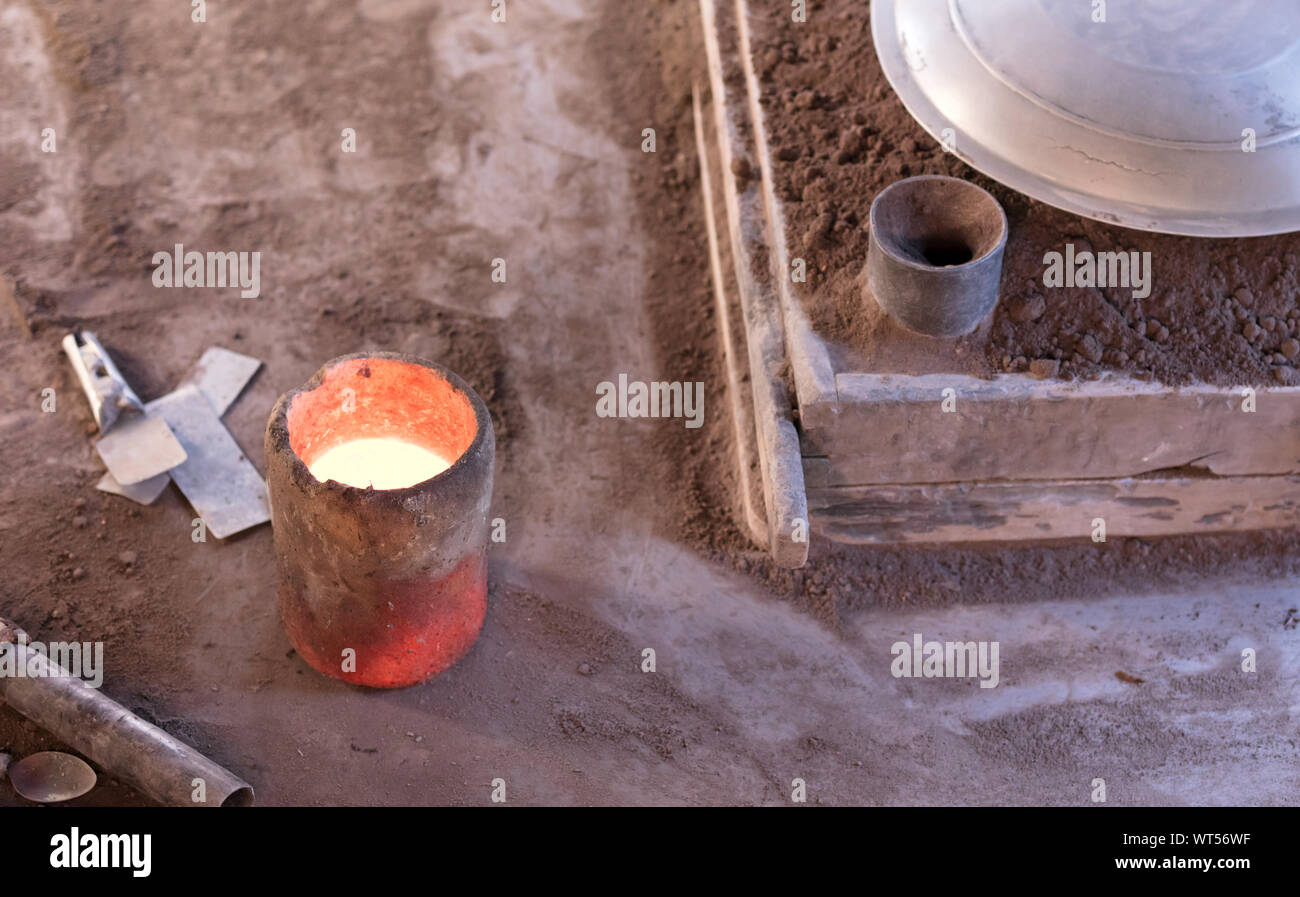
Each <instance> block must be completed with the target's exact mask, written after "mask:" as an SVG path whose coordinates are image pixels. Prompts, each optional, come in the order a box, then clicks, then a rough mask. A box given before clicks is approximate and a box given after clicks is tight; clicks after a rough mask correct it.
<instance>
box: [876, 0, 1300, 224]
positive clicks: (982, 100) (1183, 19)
mask: <svg viewBox="0 0 1300 897" xmlns="http://www.w3.org/2000/svg"><path fill="white" fill-rule="evenodd" d="M1094 6H1095V5H1094V3H1092V2H1091V0H875V2H873V3H872V4H871V15H872V23H871V27H872V36H873V39H874V40H875V44H876V53H877V55H878V56H879V57H880V64H881V66H882V67H883V68H884V70H885V75H886V77H888V78H889V81H890V83H891V84H892V85H893V87H894V90H895V91H896V92H897V93H898V95H899V97H900V98H902V101H903V103H904V105H906V107H907V109H908V111H909V112H910V113H911V114H912V115H913V117H915V118H916V120H917V121H919V122H920V123H921V125H922V126H923V127H924V128H925V129H926V130H927V131H929V132H930V134H931V135H933V136H934V137H935V139H936V140H939V141H941V142H946V143H947V144H948V145H949V146H951V148H952V150H953V152H954V153H955V154H956V155H957V156H959V157H960V158H961V159H963V160H964V161H966V162H967V163H969V164H970V165H971V166H972V167H974V168H976V169H978V170H979V171H982V172H983V173H985V174H987V175H988V176H989V177H991V178H994V179H995V180H998V181H1000V182H1002V183H1003V184H1006V185H1007V186H1009V187H1012V188H1014V189H1016V190H1019V191H1021V192H1022V193H1026V194H1028V195H1030V196H1032V197H1034V198H1035V199H1039V200H1042V201H1043V202H1045V203H1049V204H1050V205H1053V206H1057V207H1058V208H1062V209H1066V210H1068V211H1070V212H1075V213H1077V214H1080V215H1085V216H1087V217H1089V218H1096V219H1098V220H1101V221H1106V222H1110V223H1113V224H1120V225H1123V226H1125V227H1134V228H1141V229H1143V230H1151V231H1160V232H1162V233H1171V234H1190V235H1193V236H1206V237H1247V236H1257V235H1261V234H1276V233H1285V232H1288V231H1295V230H1300V3H1295V2H1294V0H1141V2H1137V0H1109V2H1107V3H1106V4H1105V6H1106V7H1108V9H1107V10H1106V21H1105V22H1094V21H1093V17H1094ZM1096 6H1097V7H1099V6H1100V4H1096ZM1247 129H1250V131H1252V132H1253V143H1254V150H1255V151H1254V152H1246V151H1245V150H1244V146H1246V144H1247V141H1248V139H1249V138H1248V135H1247V134H1246V133H1245V132H1246V131H1247ZM945 137H947V138H949V139H948V140H947V141H945Z"/></svg>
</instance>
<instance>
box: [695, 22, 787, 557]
mask: <svg viewBox="0 0 1300 897" xmlns="http://www.w3.org/2000/svg"><path fill="white" fill-rule="evenodd" d="M700 13H701V17H702V19H703V23H704V42H705V50H706V53H707V55H708V63H709V88H710V92H711V94H712V101H713V108H714V112H715V125H714V129H715V133H716V134H717V140H718V158H719V161H720V163H721V167H722V171H723V172H734V171H736V170H737V168H743V165H748V164H752V163H750V162H749V158H750V156H751V150H750V148H749V147H748V144H747V143H746V136H745V135H752V133H753V132H752V129H751V128H750V123H749V120H748V118H747V116H746V115H745V112H744V106H743V105H742V104H740V103H728V101H727V88H726V85H725V83H724V78H723V73H722V63H721V49H720V43H719V41H720V32H719V22H718V7H717V6H716V5H715V3H714V0H700ZM742 163H743V164H742ZM721 180H722V187H723V191H724V195H725V198H726V209H727V225H728V236H729V238H730V244H731V255H732V259H733V260H734V268H735V273H736V282H737V291H738V293H739V295H740V305H741V313H742V315H743V316H744V320H745V342H746V345H747V347H748V354H749V369H750V382H751V390H752V393H753V396H754V422H755V427H756V429H757V433H758V456H759V462H760V467H761V470H762V474H763V496H764V499H765V503H766V510H767V522H768V529H769V532H770V533H771V538H770V542H769V546H768V549H769V551H771V553H772V558H773V560H774V561H775V562H776V563H777V564H778V565H779V566H782V567H791V568H793V567H801V566H803V565H804V564H805V563H806V562H807V560H808V539H809V534H808V529H809V521H808V504H807V498H806V496H805V494H804V484H803V461H802V457H801V455H800V450H799V434H798V432H797V431H796V430H795V427H794V421H793V410H792V408H791V407H790V399H789V396H788V395H787V392H786V387H785V379H784V376H783V370H784V368H785V365H786V358H785V336H784V333H783V330H782V323H781V308H780V304H779V301H778V300H777V297H776V295H775V294H774V292H773V290H772V288H771V283H770V277H767V276H764V264H763V262H765V260H766V259H767V258H768V255H769V253H768V249H767V246H766V243H765V238H764V233H763V228H762V224H761V222H762V209H761V199H760V193H759V190H758V188H757V187H756V186H754V185H753V184H752V183H746V184H742V185H740V186H738V185H737V179H736V178H734V177H723V178H722V179H721Z"/></svg>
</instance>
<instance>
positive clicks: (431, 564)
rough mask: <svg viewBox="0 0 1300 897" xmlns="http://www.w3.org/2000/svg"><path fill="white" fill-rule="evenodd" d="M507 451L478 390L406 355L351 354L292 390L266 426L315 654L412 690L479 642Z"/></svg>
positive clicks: (328, 663) (354, 674)
mask: <svg viewBox="0 0 1300 897" xmlns="http://www.w3.org/2000/svg"><path fill="white" fill-rule="evenodd" d="M495 449H496V440H495V437H494V435H493V431H492V421H491V419H490V418H489V417H488V412H487V406H485V405H484V404H483V400H482V399H481V398H479V396H478V395H477V394H476V393H475V392H474V390H472V389H471V388H470V387H469V386H468V385H467V384H466V383H465V382H464V381H463V380H461V379H460V377H458V376H456V375H455V374H453V373H452V372H451V371H448V370H447V369H445V368H443V367H441V366H440V365H437V364H433V363H431V362H428V361H422V360H420V359H418V358H413V357H411V356H407V355H398V354H393V353H387V352H376V353H370V354H356V355H344V356H342V357H340V358H335V359H334V360H333V361H330V362H327V363H326V364H325V366H324V367H322V368H321V369H320V370H319V371H317V372H316V374H315V376H313V377H312V378H311V380H309V381H308V382H307V383H306V384H304V385H303V386H302V387H300V388H298V389H295V390H292V391H290V392H287V393H285V394H284V395H283V396H281V397H280V400H279V401H278V402H276V404H275V408H273V409H272V411H271V418H270V420H269V421H268V422H267V426H266V474H267V476H266V479H267V486H268V490H269V493H270V498H271V522H272V527H273V529H274V535H275V554H276V563H277V567H278V571H279V601H280V616H281V619H282V620H283V621H284V628H285V632H286V633H287V634H288V636H289V641H290V642H292V644H293V647H294V649H295V650H296V651H297V652H298V653H299V654H300V655H301V656H302V658H303V659H304V660H305V661H307V663H308V664H310V665H311V666H312V667H314V668H315V669H317V670H319V671H320V672H322V673H325V674H326V675H328V676H333V677H335V678H337V679H343V680H344V681H346V682H352V683H355V684H357V685H368V686H374V687H378V688H400V687H402V686H406V685H414V684H415V683H417V682H423V681H424V680H426V679H429V678H431V677H433V676H436V675H437V674H438V673H441V672H442V671H443V670H445V669H447V668H448V667H450V666H451V665H452V664H453V663H455V662H456V661H457V660H459V659H460V658H461V657H463V656H464V655H465V653H466V652H467V651H469V649H470V647H471V646H472V645H473V644H474V640H475V639H477V638H478V633H479V630H480V629H481V628H482V626H483V616H484V613H485V612H486V610H487V556H486V555H487V532H488V521H487V512H488V505H489V503H490V502H491V499H492V470H493V456H494V453H495Z"/></svg>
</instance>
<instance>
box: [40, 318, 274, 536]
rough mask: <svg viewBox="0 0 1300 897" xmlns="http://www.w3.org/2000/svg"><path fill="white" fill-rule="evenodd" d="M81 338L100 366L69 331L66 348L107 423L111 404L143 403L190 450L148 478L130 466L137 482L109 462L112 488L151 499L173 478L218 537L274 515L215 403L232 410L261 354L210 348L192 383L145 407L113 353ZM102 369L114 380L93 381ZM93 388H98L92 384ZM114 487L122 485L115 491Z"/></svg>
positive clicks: (94, 407) (262, 485)
mask: <svg viewBox="0 0 1300 897" xmlns="http://www.w3.org/2000/svg"><path fill="white" fill-rule="evenodd" d="M82 337H83V339H85V341H86V342H87V343H88V344H89V345H91V346H92V347H93V349H94V353H95V357H94V362H95V364H96V365H97V366H98V368H97V367H92V366H90V365H88V364H87V362H86V359H85V358H83V356H82V353H81V351H80V349H81V347H80V346H79V344H78V343H77V342H76V338H75V337H72V336H69V337H68V338H67V339H65V340H64V349H65V350H68V351H69V357H73V354H74V351H75V356H76V357H75V358H73V365H74V367H77V369H78V371H77V373H78V377H79V378H81V381H82V385H83V387H85V388H86V393H87V397H88V398H90V400H91V408H92V410H94V411H95V419H96V421H101V426H102V425H103V424H102V420H103V419H104V418H103V417H101V413H103V409H105V408H108V407H113V408H116V407H119V406H123V407H130V408H131V409H132V412H133V413H134V411H135V409H136V408H140V409H141V411H142V412H143V417H144V419H145V420H153V421H161V422H162V425H163V426H165V427H166V429H167V431H168V433H169V434H170V435H171V436H172V438H174V439H175V440H176V442H177V444H178V445H179V446H180V447H181V449H182V451H183V452H184V455H183V456H182V460H181V462H180V463H179V464H176V465H174V466H172V467H170V468H163V469H162V470H160V471H156V472H155V473H154V474H151V475H150V477H148V478H142V479H135V476H136V473H138V471H135V470H133V471H131V473H130V474H128V476H129V477H130V479H131V480H132V481H131V482H124V480H123V478H122V477H119V476H117V472H116V471H114V470H113V468H112V467H109V475H110V476H111V477H112V481H111V484H110V488H109V489H107V490H106V491H120V492H121V494H123V495H127V496H128V497H131V498H135V497H136V496H137V495H140V496H142V497H148V498H149V501H152V500H153V499H154V498H157V496H158V494H159V493H161V492H162V490H163V489H164V488H166V485H167V482H166V479H167V477H168V476H170V478H171V479H173V480H175V481H176V485H177V486H178V487H179V488H180V490H181V492H182V493H183V494H184V495H185V497H186V498H187V499H188V500H189V502H190V504H191V505H192V506H193V507H194V510H195V511H197V512H198V514H199V516H200V517H201V518H202V519H203V522H204V525H205V526H206V527H207V528H208V530H210V531H211V532H212V534H213V535H214V536H216V537H217V538H218V539H224V538H226V537H227V536H231V535H234V534H235V533H237V532H240V531H241V530H244V529H247V528H248V527H250V526H256V525H257V524H259V523H265V522H266V521H268V520H270V514H269V512H268V509H267V502H266V483H265V482H264V481H263V480H262V478H261V476H260V475H259V474H258V473H257V470H256V468H254V467H253V465H252V463H251V462H250V461H249V460H248V458H247V457H246V456H245V455H244V453H243V451H242V450H241V449H240V448H239V444H238V443H236V442H235V440H234V437H232V436H231V435H230V431H229V430H227V429H226V427H225V425H224V424H223V423H222V422H221V417H220V414H219V413H218V411H217V410H216V409H215V408H214V402H215V403H216V404H220V405H221V406H222V408H221V410H222V411H224V410H225V408H227V407H229V405H230V403H231V402H233V401H234V400H235V398H236V397H237V396H238V395H239V392H240V390H242V389H243V387H244V385H245V384H246V383H247V382H248V379H249V378H250V377H251V376H252V374H253V372H255V371H256V370H257V368H258V367H259V366H260V364H261V363H260V362H258V361H257V359H253V358H248V357H247V356H242V355H238V353H235V352H226V350H219V351H218V352H217V353H216V354H212V355H209V353H204V357H203V358H202V359H200V361H199V364H198V365H197V366H196V367H195V368H194V370H192V371H191V373H190V375H189V377H188V378H187V380H192V382H186V383H185V384H183V385H182V386H181V387H180V388H178V389H176V390H175V391H174V392H170V393H168V394H167V395H165V396H162V397H160V398H157V399H154V400H153V401H152V402H149V403H148V404H147V405H141V404H140V400H139V398H138V397H137V396H136V395H135V393H134V392H133V391H132V390H131V387H130V386H129V385H128V384H127V383H126V380H125V378H123V377H122V375H121V374H120V373H118V372H117V370H116V368H115V367H113V363H112V360H111V359H110V358H109V357H108V353H107V352H105V351H104V349H103V347H102V346H100V345H99V343H98V341H97V340H95V338H94V334H88V333H83V334H82ZM69 346H71V350H69ZM211 351H212V350H209V352H211ZM223 353H224V354H223ZM78 362H80V365H78ZM97 369H98V370H102V371H107V372H108V374H105V375H104V377H105V379H107V380H108V381H109V382H108V383H107V384H97V383H96V381H95V380H94V379H93V376H92V375H93V374H94V373H95V371H96V370H97ZM83 372H84V373H85V375H84V376H83ZM92 386H97V387H98V388H95V389H92ZM204 390H208V391H210V393H211V395H212V396H213V400H214V401H213V402H210V401H209V400H208V398H207V397H206V395H205V392H204ZM141 426H142V430H141V432H146V431H145V430H144V429H143V427H145V426H147V427H150V428H152V431H153V434H154V435H155V436H156V435H157V434H159V433H161V430H160V429H159V427H158V424H157V423H152V424H146V425H141ZM132 435H134V434H132ZM101 442H102V440H101ZM141 442H143V440H142V441H141ZM152 450H153V449H152V447H143V446H142V447H141V449H140V451H141V452H144V451H152ZM107 463H108V462H107V461H105V464H107ZM143 466H145V467H147V466H148V465H143ZM104 485H105V482H104V481H103V480H101V481H100V486H101V488H102V487H103V486H104ZM112 486H116V487H117V489H116V490H114V489H113V488H112ZM128 493H130V494H128ZM137 500H139V499H137ZM146 503H147V502H146Z"/></svg>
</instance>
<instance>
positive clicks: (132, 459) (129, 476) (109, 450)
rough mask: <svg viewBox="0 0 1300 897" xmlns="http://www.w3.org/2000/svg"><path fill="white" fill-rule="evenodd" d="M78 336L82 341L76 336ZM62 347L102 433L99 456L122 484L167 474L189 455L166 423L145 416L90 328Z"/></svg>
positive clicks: (71, 335)
mask: <svg viewBox="0 0 1300 897" xmlns="http://www.w3.org/2000/svg"><path fill="white" fill-rule="evenodd" d="M78 336H80V339H78ZM63 351H64V352H65V353H66V354H67V356H68V359H69V360H70V361H71V362H72V368H73V370H75V371H76V372H77V379H78V380H79V381H80V382H81V388H82V390H83V391H84V392H85V393H86V399H87V400H88V401H89V402H90V411H91V413H92V414H94V415H95V423H96V424H98V425H99V432H100V433H102V434H104V435H103V436H102V437H101V438H100V440H99V441H98V442H97V443H95V450H96V451H98V452H99V457H100V460H102V461H103V462H104V466H105V467H107V468H108V471H109V473H111V474H112V475H113V479H115V480H117V482H119V483H121V484H122V485H124V486H130V485H132V484H135V483H139V482H142V481H144V480H147V479H149V478H151V477H156V476H158V475H159V474H161V473H166V472H167V471H168V470H171V469H172V468H173V467H175V466H176V465H178V464H181V463H183V462H184V461H185V459H186V458H187V457H188V454H187V453H186V451H185V449H184V447H183V446H181V444H180V441H179V440H178V439H177V438H176V435H175V434H174V433H172V431H171V427H169V426H167V422H166V421H165V420H163V419H162V418H159V417H150V416H148V415H146V414H145V408H144V403H143V402H141V401H140V397H139V396H137V395H136V394H135V391H134V390H132V389H131V387H130V385H129V384H128V383H127V382H126V378H125V377H123V376H122V374H121V372H119V371H118V369H117V366H116V365H115V364H113V359H111V358H110V357H109V355H108V353H107V352H106V351H104V347H103V346H101V345H100V344H99V340H97V339H95V334H93V333H90V332H89V331H86V332H83V333H81V334H79V335H78V334H74V333H69V334H68V335H67V336H65V337H64V338H63Z"/></svg>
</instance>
